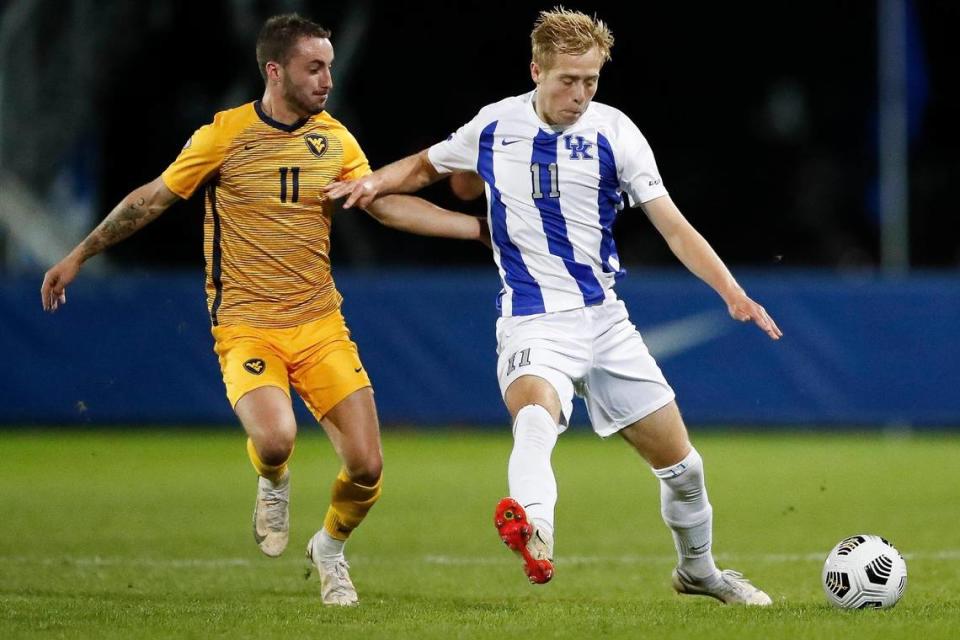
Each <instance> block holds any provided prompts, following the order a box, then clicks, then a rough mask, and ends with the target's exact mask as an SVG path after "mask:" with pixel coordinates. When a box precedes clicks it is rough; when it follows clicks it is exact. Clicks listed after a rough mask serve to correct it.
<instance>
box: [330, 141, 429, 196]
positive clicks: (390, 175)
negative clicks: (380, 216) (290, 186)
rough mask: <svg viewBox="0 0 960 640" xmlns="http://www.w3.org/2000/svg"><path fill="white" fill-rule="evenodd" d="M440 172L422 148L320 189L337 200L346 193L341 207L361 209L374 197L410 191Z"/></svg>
mask: <svg viewBox="0 0 960 640" xmlns="http://www.w3.org/2000/svg"><path fill="white" fill-rule="evenodd" d="M440 176H441V174H440V172H438V171H437V170H436V169H435V168H434V167H433V163H432V162H430V159H429V158H428V157H427V151H426V149H424V150H423V151H421V152H420V153H415V154H413V155H412V156H407V157H406V158H403V159H402V160H397V161H396V162H393V163H390V164H388V165H387V166H385V167H381V168H380V169H377V170H376V171H374V172H373V173H371V174H370V175H368V176H364V177H363V178H359V179H357V180H344V181H343V182H332V183H330V184H329V185H327V186H326V187H325V188H324V191H325V192H326V193H327V197H328V198H331V199H333V200H339V199H340V198H343V197H344V196H346V198H347V199H346V200H344V202H343V208H344V209H349V208H350V207H352V206H354V205H356V206H358V207H360V208H362V209H365V208H366V207H367V206H368V205H369V204H370V203H371V202H373V201H374V200H376V199H377V197H378V196H381V195H386V194H388V193H412V192H414V191H419V190H420V189H422V188H424V187H425V186H427V185H428V184H433V183H434V182H436V181H437V180H439V179H440Z"/></svg>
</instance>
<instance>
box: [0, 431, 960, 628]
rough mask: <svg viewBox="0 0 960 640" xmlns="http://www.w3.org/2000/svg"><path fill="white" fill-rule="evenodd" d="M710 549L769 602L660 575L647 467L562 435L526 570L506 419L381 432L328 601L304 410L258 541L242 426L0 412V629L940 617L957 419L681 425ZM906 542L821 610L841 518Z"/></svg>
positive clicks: (318, 477)
mask: <svg viewBox="0 0 960 640" xmlns="http://www.w3.org/2000/svg"><path fill="white" fill-rule="evenodd" d="M694 438H695V441H696V444H697V446H698V448H699V449H700V451H701V453H702V454H703V456H704V458H705V460H706V463H707V478H708V486H709V489H710V497H711V501H712V503H713V505H714V511H715V545H714V548H715V550H716V552H717V557H718V561H719V562H720V563H721V564H722V565H724V566H729V567H732V568H736V569H740V570H742V571H743V572H744V573H746V574H747V575H748V576H749V577H751V578H752V579H753V580H754V581H755V582H756V583H757V584H759V585H760V586H761V587H763V588H764V589H765V590H766V591H767V592H768V593H770V595H771V596H772V597H773V599H774V601H775V604H774V606H773V607H771V608H769V609H765V610H756V609H750V610H747V609H745V608H730V607H722V606H720V605H718V604H717V603H715V602H714V601H712V600H708V599H704V598H691V597H681V596H677V595H675V594H673V592H672V591H671V590H670V584H669V576H670V570H671V568H672V566H673V564H674V556H673V548H672V544H671V541H670V536H669V533H668V532H667V530H666V528H665V527H664V525H663V523H662V522H661V520H660V516H659V505H658V495H659V494H658V486H657V482H656V480H655V479H654V477H653V476H652V474H651V473H650V472H649V470H648V469H647V467H646V466H645V465H643V464H641V461H640V460H639V458H637V457H636V456H635V455H634V454H632V453H631V451H630V450H629V449H628V448H627V446H626V445H624V444H623V443H621V442H619V441H616V440H612V441H600V440H598V439H596V438H595V437H593V436H590V435H585V434H584V435H581V434H578V433H571V434H569V435H564V436H563V437H562V438H561V440H560V443H559V445H558V447H557V450H556V453H555V454H554V464H555V468H556V471H557V476H558V481H559V485H560V503H559V505H558V515H557V549H556V555H557V573H556V577H555V578H554V580H553V582H552V583H550V584H549V585H546V586H542V587H534V586H531V585H529V584H527V582H526V580H525V578H524V576H523V573H522V570H521V567H520V563H519V562H518V561H516V560H515V559H514V558H513V556H512V555H511V554H510V553H509V552H508V551H507V550H506V549H505V548H503V547H502V545H501V544H500V542H499V540H498V538H497V536H496V533H495V531H494V529H493V526H492V522H491V521H492V517H491V516H492V510H493V506H494V504H495V502H496V500H497V499H498V498H499V497H501V495H503V494H504V493H505V491H506V489H505V486H506V480H505V468H506V458H507V455H508V453H509V447H510V441H509V434H508V433H507V432H506V429H504V430H503V431H502V432H498V433H496V434H493V433H490V434H486V433H476V432H461V431H444V432H430V433H426V432H409V433H408V432H403V433H400V432H391V431H388V432H387V433H386V434H385V436H384V451H385V456H386V471H385V474H386V475H385V492H384V497H383V499H382V500H381V502H380V504H378V505H377V507H376V509H374V511H373V512H372V513H371V515H370V517H369V518H368V520H367V521H366V522H365V523H364V525H363V526H362V527H361V528H360V529H359V530H358V532H357V534H356V535H355V536H354V539H353V540H352V541H351V542H350V544H349V545H348V547H347V551H348V557H349V559H350V561H351V563H352V575H353V578H354V582H355V583H356V585H357V588H358V590H359V592H360V597H361V606H360V607H358V608H354V609H346V610H333V609H325V608H323V607H322V606H321V605H320V603H319V583H318V582H317V581H316V576H313V577H312V578H311V579H309V580H307V579H305V577H304V574H305V566H306V565H305V563H304V561H303V559H302V553H303V551H302V549H303V546H304V545H305V543H306V541H307V539H308V538H309V537H310V535H311V534H312V533H313V531H315V530H316V528H317V527H319V524H320V521H321V518H322V515H323V512H324V509H325V507H326V497H327V492H328V486H329V482H330V480H332V478H333V475H334V473H335V472H336V469H337V463H336V460H335V457H334V455H333V453H332V450H331V449H330V447H329V445H328V444H327V442H326V440H324V439H323V438H322V436H320V435H319V434H318V433H317V432H316V430H314V429H309V428H304V433H303V434H302V435H301V439H300V441H299V443H298V447H297V451H296V453H295V455H294V461H293V474H294V475H293V494H292V518H293V522H292V531H291V544H290V548H289V549H288V550H287V553H286V554H285V556H284V557H283V558H281V559H278V560H271V559H268V558H265V557H261V556H260V554H259V551H258V550H257V548H256V546H255V545H254V543H253V540H252V535H251V532H250V512H251V508H252V504H253V497H254V487H255V479H254V475H253V472H252V470H251V469H250V467H249V463H248V462H247V460H246V456H245V452H244V447H243V443H244V440H243V438H242V437H241V435H240V433H239V429H238V430H237V431H203V432H199V431H198V432H188V431H164V430H157V431H92V432H83V431H29V432H25V431H7V432H3V433H0V452H2V460H3V465H2V466H0V487H2V489H0V513H2V514H3V517H2V524H0V638H4V639H8V638H34V637H44V638H76V637H90V638H94V637H95V638H153V637H157V638H171V637H178V638H179V637H188V638H209V637H224V638H268V637H269V638H300V637H302V638H418V639H422V638H504V637H506V638H522V637H530V638H554V637H556V638H593V637H602V638H612V637H624V638H639V637H653V636H654V634H656V635H657V636H658V637H659V636H663V635H665V634H669V636H670V637H690V636H691V634H693V633H696V634H703V635H702V636H699V637H709V638H830V639H831V640H835V639H836V638H838V637H850V638H923V639H924V640H931V639H932V638H948V637H951V638H952V637H956V635H957V633H958V631H960V606H958V605H960V595H958V593H960V534H958V533H957V532H958V527H957V521H958V515H957V514H958V512H957V504H958V492H960V464H957V463H958V460H960V457H958V453H960V437H958V436H956V435H944V434H934V435H927V436H913V437H904V436H900V437H897V436H884V435H881V434H872V433H871V434H859V435H848V436H837V435H828V434H800V435H789V434H787V435H783V434H774V435H766V434H756V433H750V434H747V433H740V432H729V433H716V432H713V433H705V434H696V433H695V434H694ZM858 532H864V533H879V534H882V535H884V536H886V537H888V538H889V539H891V540H892V541H893V542H894V544H896V545H897V546H898V547H899V548H900V550H901V551H902V552H903V553H904V554H905V555H906V556H907V567H908V572H909V576H910V578H909V585H908V588H907V592H906V595H905V596H904V599H903V600H902V601H901V602H900V604H899V605H898V606H897V607H896V608H894V609H892V610H888V611H874V610H868V611H840V610H835V609H833V608H831V607H830V606H829V605H828V604H827V603H826V600H825V599H824V597H823V593H822V591H821V587H820V579H819V576H820V568H821V566H822V562H823V558H824V557H825V556H826V553H827V552H828V551H829V550H830V548H831V547H832V546H833V545H834V544H835V543H836V542H837V541H839V540H840V539H841V538H843V537H844V536H847V535H850V534H853V533H858Z"/></svg>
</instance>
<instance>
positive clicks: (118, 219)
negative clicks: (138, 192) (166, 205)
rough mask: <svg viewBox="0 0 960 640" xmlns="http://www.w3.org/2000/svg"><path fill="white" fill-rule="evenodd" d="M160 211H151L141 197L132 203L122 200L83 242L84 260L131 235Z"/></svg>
mask: <svg viewBox="0 0 960 640" xmlns="http://www.w3.org/2000/svg"><path fill="white" fill-rule="evenodd" d="M162 211H163V209H159V210H156V209H154V210H153V211H151V209H150V207H148V206H147V201H146V200H145V199H144V198H143V197H142V196H138V197H136V198H135V199H134V200H133V201H128V200H126V199H124V201H123V202H121V203H120V204H119V205H117V206H116V207H115V208H114V210H113V211H111V212H110V215H108V216H107V217H106V218H104V220H103V222H101V223H100V224H99V225H98V226H97V228H96V229H94V230H93V232H91V233H90V235H89V236H87V238H86V239H85V240H84V241H83V243H82V245H81V247H82V250H83V256H84V258H89V257H91V256H94V255H96V254H98V253H100V252H101V251H103V250H104V249H106V248H107V247H109V246H111V245H114V244H116V243H118V242H120V241H121V240H123V239H125V238H127V237H129V236H131V235H133V233H134V232H136V231H137V230H138V229H140V228H141V227H143V226H144V225H145V224H147V223H148V222H150V221H151V220H153V219H154V218H156V217H157V216H158V215H160V213H162Z"/></svg>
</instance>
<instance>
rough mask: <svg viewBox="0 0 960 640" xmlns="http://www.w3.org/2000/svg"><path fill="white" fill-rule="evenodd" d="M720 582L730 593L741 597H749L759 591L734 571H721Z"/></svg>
mask: <svg viewBox="0 0 960 640" xmlns="http://www.w3.org/2000/svg"><path fill="white" fill-rule="evenodd" d="M720 580H721V582H723V584H724V585H725V586H726V587H727V588H729V589H730V591H733V592H734V593H737V594H739V595H741V596H749V595H751V594H753V592H754V591H756V590H757V588H756V587H755V586H753V584H752V583H751V582H750V581H749V580H748V579H746V578H744V577H743V574H742V573H740V572H739V571H734V570H733V569H724V570H723V571H721V572H720Z"/></svg>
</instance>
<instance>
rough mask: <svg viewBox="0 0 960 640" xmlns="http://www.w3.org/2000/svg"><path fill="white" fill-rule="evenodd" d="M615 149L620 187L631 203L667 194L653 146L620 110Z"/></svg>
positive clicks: (641, 202) (637, 203) (647, 200)
mask: <svg viewBox="0 0 960 640" xmlns="http://www.w3.org/2000/svg"><path fill="white" fill-rule="evenodd" d="M614 144H615V148H616V151H615V152H614V153H615V155H616V156H617V161H618V164H619V165H620V188H621V189H623V190H624V191H625V192H626V193H627V195H628V196H630V202H631V204H632V205H633V206H637V205H640V204H643V203H644V202H650V201H651V200H654V199H656V198H659V197H660V196H665V195H667V189H666V187H664V186H663V180H662V179H661V178H660V171H659V170H658V169H657V162H656V160H655V159H654V157H653V149H651V148H650V144H649V143H648V142H647V139H646V138H644V137H643V134H642V133H640V129H638V128H637V125H635V124H634V123H633V121H632V120H630V118H628V117H627V116H626V115H624V114H620V118H619V120H618V122H617V133H616V142H615V143H614Z"/></svg>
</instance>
